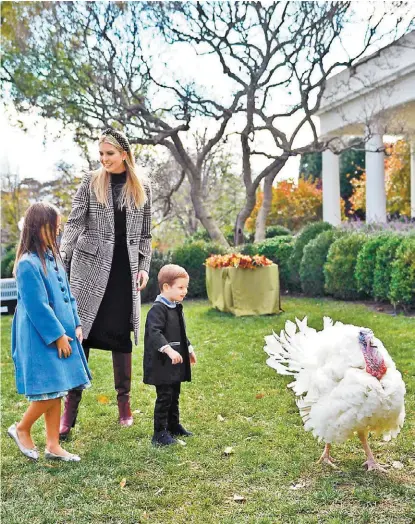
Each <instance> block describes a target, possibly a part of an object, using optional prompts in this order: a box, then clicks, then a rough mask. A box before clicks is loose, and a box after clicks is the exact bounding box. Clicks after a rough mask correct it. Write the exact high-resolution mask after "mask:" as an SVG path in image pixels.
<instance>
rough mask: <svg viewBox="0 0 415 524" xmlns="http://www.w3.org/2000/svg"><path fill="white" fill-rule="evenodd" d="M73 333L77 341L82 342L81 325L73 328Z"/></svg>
mask: <svg viewBox="0 0 415 524" xmlns="http://www.w3.org/2000/svg"><path fill="white" fill-rule="evenodd" d="M75 335H76V338H77V339H78V340H79V342H80V343H81V344H82V341H83V339H84V335H83V333H82V327H81V326H78V327H77V328H76V329H75Z"/></svg>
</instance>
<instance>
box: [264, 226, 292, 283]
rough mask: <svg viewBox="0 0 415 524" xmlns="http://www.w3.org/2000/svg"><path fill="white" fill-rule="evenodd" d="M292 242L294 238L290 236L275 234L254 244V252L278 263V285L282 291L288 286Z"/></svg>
mask: <svg viewBox="0 0 415 524" xmlns="http://www.w3.org/2000/svg"><path fill="white" fill-rule="evenodd" d="M294 243H295V242H294V238H293V237H291V236H277V237H274V238H269V239H267V240H264V241H263V242H259V243H258V244H254V246H255V247H256V253H258V254H259V255H264V256H266V257H267V258H269V259H270V260H272V261H273V262H275V264H278V268H279V274H280V287H281V290H284V291H285V290H287V289H289V288H290V282H291V266H290V259H291V255H292V253H293V249H294ZM254 254H255V253H254Z"/></svg>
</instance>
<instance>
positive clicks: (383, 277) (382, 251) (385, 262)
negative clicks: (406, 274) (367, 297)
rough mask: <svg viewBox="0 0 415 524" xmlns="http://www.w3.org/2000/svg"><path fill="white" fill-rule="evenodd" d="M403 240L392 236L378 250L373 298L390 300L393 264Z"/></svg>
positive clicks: (395, 235)
mask: <svg viewBox="0 0 415 524" xmlns="http://www.w3.org/2000/svg"><path fill="white" fill-rule="evenodd" d="M403 238H404V237H403V236H401V235H397V234H390V235H388V238H387V240H386V241H385V243H384V244H382V245H381V246H380V247H379V249H378V252H377V254H376V261H375V269H374V273H373V296H374V298H375V299H376V300H385V301H386V300H389V288H390V282H391V273H392V262H393V261H394V260H395V255H396V251H397V249H398V247H399V246H400V245H401V244H402V242H403Z"/></svg>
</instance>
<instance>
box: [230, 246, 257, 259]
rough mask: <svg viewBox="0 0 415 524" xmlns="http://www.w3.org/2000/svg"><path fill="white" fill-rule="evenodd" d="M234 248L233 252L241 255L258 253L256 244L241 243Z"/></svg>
mask: <svg viewBox="0 0 415 524" xmlns="http://www.w3.org/2000/svg"><path fill="white" fill-rule="evenodd" d="M234 249H235V252H238V253H242V255H249V256H251V257H253V256H254V255H256V254H258V245H257V244H242V245H240V246H236V247H235V248H234Z"/></svg>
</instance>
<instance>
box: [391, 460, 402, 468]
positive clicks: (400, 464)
mask: <svg viewBox="0 0 415 524" xmlns="http://www.w3.org/2000/svg"><path fill="white" fill-rule="evenodd" d="M392 467H393V468H395V469H403V468H404V467H405V466H404V465H403V464H402V462H399V460H394V461H393V462H392Z"/></svg>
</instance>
